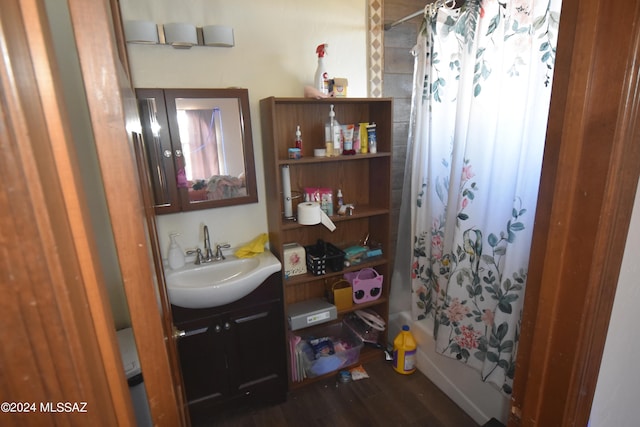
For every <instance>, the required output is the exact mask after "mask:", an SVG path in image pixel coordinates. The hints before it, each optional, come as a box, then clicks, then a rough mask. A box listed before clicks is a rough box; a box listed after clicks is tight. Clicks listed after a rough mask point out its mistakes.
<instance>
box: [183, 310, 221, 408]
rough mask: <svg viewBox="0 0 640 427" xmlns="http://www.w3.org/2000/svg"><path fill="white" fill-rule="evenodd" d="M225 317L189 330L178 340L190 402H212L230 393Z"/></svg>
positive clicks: (191, 403) (186, 390)
mask: <svg viewBox="0 0 640 427" xmlns="http://www.w3.org/2000/svg"><path fill="white" fill-rule="evenodd" d="M223 330H224V323H223V321H222V319H214V320H213V321H212V322H211V323H210V324H209V325H208V326H204V327H200V328H196V329H191V330H186V331H185V336H184V337H182V338H181V339H180V340H179V341H178V351H179V354H180V364H181V365H182V377H183V380H184V388H185V392H186V395H187V401H188V402H189V406H192V405H193V404H197V403H198V402H202V401H204V400H206V401H209V402H213V401H217V400H220V399H222V398H224V397H225V396H227V395H228V394H229V390H230V384H229V383H230V380H229V369H228V366H227V363H228V362H227V355H226V347H227V342H226V341H227V337H226V334H225V333H224V332H223Z"/></svg>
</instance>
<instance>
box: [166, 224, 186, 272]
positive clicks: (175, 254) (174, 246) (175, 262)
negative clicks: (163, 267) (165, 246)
mask: <svg viewBox="0 0 640 427" xmlns="http://www.w3.org/2000/svg"><path fill="white" fill-rule="evenodd" d="M177 236H179V234H178V233H173V234H171V235H170V236H169V237H170V238H171V244H170V245H169V268H170V269H172V270H177V269H178V268H182V267H184V252H182V248H180V246H178V242H176V237H177Z"/></svg>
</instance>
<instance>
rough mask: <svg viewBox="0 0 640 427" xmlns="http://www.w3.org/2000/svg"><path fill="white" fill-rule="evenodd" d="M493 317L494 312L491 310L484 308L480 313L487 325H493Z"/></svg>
mask: <svg viewBox="0 0 640 427" xmlns="http://www.w3.org/2000/svg"><path fill="white" fill-rule="evenodd" d="M494 317H495V313H494V312H493V311H492V310H489V309H485V310H484V311H483V313H482V321H483V322H484V323H485V324H486V325H487V326H493V320H494Z"/></svg>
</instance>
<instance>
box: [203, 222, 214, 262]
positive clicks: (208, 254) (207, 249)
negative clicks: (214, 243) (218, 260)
mask: <svg viewBox="0 0 640 427" xmlns="http://www.w3.org/2000/svg"><path fill="white" fill-rule="evenodd" d="M214 259H215V257H214V256H213V250H212V249H211V241H210V240H209V227H207V226H206V225H205V226H204V256H203V260H204V262H209V261H213V260H214Z"/></svg>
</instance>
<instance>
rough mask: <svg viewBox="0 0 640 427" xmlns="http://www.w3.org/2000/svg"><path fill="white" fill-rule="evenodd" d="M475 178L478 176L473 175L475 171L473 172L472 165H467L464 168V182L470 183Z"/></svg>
mask: <svg viewBox="0 0 640 427" xmlns="http://www.w3.org/2000/svg"><path fill="white" fill-rule="evenodd" d="M474 176H476V174H475V173H473V171H472V170H471V165H466V166H463V167H462V180H463V181H468V180H470V179H471V178H473V177H474Z"/></svg>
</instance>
